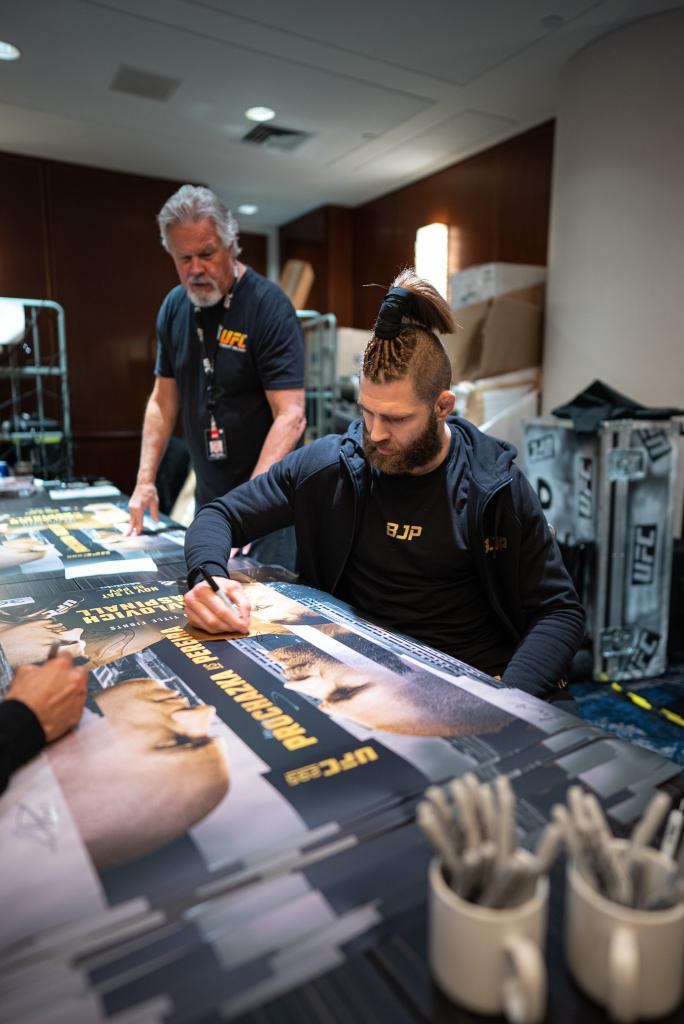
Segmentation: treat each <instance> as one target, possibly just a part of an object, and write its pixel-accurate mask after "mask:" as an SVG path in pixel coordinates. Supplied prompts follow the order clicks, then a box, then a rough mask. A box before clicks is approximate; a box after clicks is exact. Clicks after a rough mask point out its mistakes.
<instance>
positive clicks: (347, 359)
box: [335, 327, 371, 378]
mask: <svg viewBox="0 0 684 1024" xmlns="http://www.w3.org/2000/svg"><path fill="white" fill-rule="evenodd" d="M370 336H371V332H370V331H363V330H360V329H359V328H358V327H338V328H337V364H336V367H335V377H336V378H339V377H352V376H358V374H359V372H360V371H361V356H362V355H363V352H364V349H365V347H366V345H367V344H368V340H369V338H370Z"/></svg>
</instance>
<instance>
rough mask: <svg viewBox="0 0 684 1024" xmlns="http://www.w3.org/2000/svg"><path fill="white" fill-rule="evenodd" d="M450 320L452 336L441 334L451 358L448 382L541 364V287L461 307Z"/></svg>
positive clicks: (542, 301)
mask: <svg viewBox="0 0 684 1024" xmlns="http://www.w3.org/2000/svg"><path fill="white" fill-rule="evenodd" d="M454 316H455V320H456V332H455V333H454V334H443V335H441V338H442V342H443V344H444V347H445V348H446V350H447V353H448V355H449V359H450V360H451V369H452V372H451V380H452V383H456V382H457V381H460V380H464V379H466V380H477V379H478V378H480V377H493V376H496V375H498V374H502V373H511V372H513V371H515V370H522V369H525V368H526V367H528V366H538V365H539V364H540V363H541V354H542V340H543V327H544V323H543V321H544V285H543V284H537V285H532V286H531V287H529V288H522V289H520V290H519V291H516V292H509V293H507V294H506V295H500V296H497V297H496V298H494V299H489V300H488V301H487V302H479V303H476V304H475V305H471V306H464V307H463V308H462V309H459V310H457V311H456V312H455V314H454Z"/></svg>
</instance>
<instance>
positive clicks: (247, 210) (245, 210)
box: [237, 203, 259, 217]
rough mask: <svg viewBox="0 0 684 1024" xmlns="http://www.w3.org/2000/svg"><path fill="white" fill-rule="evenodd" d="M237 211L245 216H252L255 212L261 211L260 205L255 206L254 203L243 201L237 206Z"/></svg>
mask: <svg viewBox="0 0 684 1024" xmlns="http://www.w3.org/2000/svg"><path fill="white" fill-rule="evenodd" d="M237 212H238V213H241V214H243V215H244V216H245V217H252V216H253V215H254V214H255V213H258V212H259V207H258V206H255V205H254V203H241V204H240V205H239V206H238V208H237Z"/></svg>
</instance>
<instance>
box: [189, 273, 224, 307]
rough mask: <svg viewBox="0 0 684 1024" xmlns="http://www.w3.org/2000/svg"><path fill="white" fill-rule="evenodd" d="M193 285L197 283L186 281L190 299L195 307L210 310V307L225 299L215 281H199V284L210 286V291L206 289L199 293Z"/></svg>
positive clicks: (204, 279) (203, 279) (201, 279)
mask: <svg viewBox="0 0 684 1024" xmlns="http://www.w3.org/2000/svg"><path fill="white" fill-rule="evenodd" d="M193 283H195V282H193V281H186V282H185V290H186V292H187V293H188V298H189V299H190V301H191V302H192V304H193V305H194V306H201V307H203V308H208V307H209V306H215V305H216V303H217V302H220V301H221V299H222V298H223V293H222V292H221V290H220V289H219V288H218V287H217V286H216V285H215V284H214V282H213V281H209V280H207V279H206V278H200V279H199V281H198V283H199V284H210V285H211V288H210V290H209V291H206V290H205V289H204V288H202V289H201V290H199V291H198V290H197V289H195V288H193Z"/></svg>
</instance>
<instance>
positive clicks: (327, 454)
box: [185, 270, 584, 710]
mask: <svg viewBox="0 0 684 1024" xmlns="http://www.w3.org/2000/svg"><path fill="white" fill-rule="evenodd" d="M453 330H454V320H453V315H452V312H451V309H450V308H449V306H448V305H447V303H446V302H445V301H444V299H443V298H442V297H441V296H440V295H439V294H438V292H437V291H436V290H435V289H434V288H433V287H432V285H430V284H429V283H428V282H427V281H424V280H422V279H420V278H419V277H417V276H416V274H415V273H414V272H413V271H412V270H405V271H403V272H402V273H401V274H400V275H399V276H398V277H397V278H396V280H395V281H394V284H393V285H392V287H391V288H390V290H389V292H388V293H387V295H386V296H385V298H384V300H383V302H382V305H381V307H380V312H379V314H378V318H377V320H376V323H375V327H374V330H373V335H372V336H371V338H370V340H369V342H368V345H367V346H366V349H365V352H364V356H363V363H362V374H361V381H360V392H359V409H360V412H361V419H360V420H356V421H354V422H353V423H352V424H351V425H350V427H349V430H348V432H347V433H346V434H345V435H343V436H341V435H329V436H328V437H324V438H321V439H320V440H318V441H314V442H313V443H312V444H310V445H308V446H307V447H305V448H302V449H300V450H299V451H295V452H292V453H291V454H289V455H287V456H286V457H285V458H284V459H283V460H282V461H281V462H278V463H276V464H275V465H274V466H272V467H271V468H270V470H269V471H268V472H267V473H264V474H262V475H261V476H259V477H256V478H255V479H254V480H251V481H249V482H248V483H245V484H242V485H241V486H239V487H236V488H235V489H234V490H232V491H230V492H229V493H228V494H226V495H225V496H224V497H223V498H219V499H217V500H216V501H213V502H211V503H210V504H208V505H205V506H204V508H202V509H201V510H200V511H199V513H198V515H197V517H196V519H195V521H194V523H193V524H192V526H191V527H190V529H189V530H188V533H187V540H186V560H187V564H188V571H189V583H190V586H191V588H192V589H190V590H189V592H188V593H187V594H186V598H185V607H186V613H187V616H188V619H189V621H190V622H191V623H192V624H193V625H195V626H198V627H200V628H201V629H204V630H207V631H208V632H219V631H225V630H227V629H233V630H236V631H240V632H246V631H247V630H248V628H249V618H250V608H249V602H248V600H247V597H246V595H245V592H244V590H243V588H242V587H241V585H240V584H239V583H238V582H237V581H235V580H231V579H230V578H229V576H228V571H227V568H226V566H227V563H228V558H229V555H230V549H231V545H232V546H233V547H236V546H237V547H240V546H242V545H244V544H247V543H248V542H249V541H250V540H251V539H252V538H254V537H260V536H263V535H264V534H265V533H268V532H270V531H272V530H277V529H279V528H280V527H283V526H287V525H290V524H294V526H295V530H296V535H297V546H298V549H299V559H300V578H301V581H302V582H303V583H306V584H309V585H310V586H313V587H317V588H318V589H320V590H325V591H327V592H329V593H331V594H334V595H335V596H337V597H340V598H342V599H344V600H346V601H348V602H349V603H350V604H352V605H354V606H355V607H356V608H358V609H359V610H360V611H361V612H362V613H364V614H365V615H367V616H368V617H369V618H373V619H375V620H376V621H379V622H381V623H382V624H383V625H385V626H387V627H389V628H391V629H394V630H397V631H399V632H402V633H406V634H408V635H410V636H412V637H415V638H416V639H417V640H420V641H422V642H423V643H426V644H429V645H430V646H432V647H435V648H438V649H439V650H441V651H445V652H446V653H447V654H450V655H452V656H453V657H455V658H458V659H459V660H461V661H463V662H466V663H467V664H469V665H472V666H474V667H475V668H478V669H480V670H482V671H483V672H486V673H488V674H489V675H492V676H501V677H502V678H503V682H504V683H505V684H506V685H508V686H513V687H518V688H520V689H522V690H526V691H527V692H528V693H531V694H534V695H535V696H536V697H541V698H542V699H547V700H554V701H560V702H563V703H564V704H565V707H566V708H567V709H568V710H570V709H571V708H572V701H571V698H569V697H568V695H567V693H566V692H565V691H564V689H563V686H564V683H563V682H562V676H563V674H564V672H565V671H566V670H567V668H568V665H569V663H570V660H571V658H572V656H573V654H574V653H575V651H576V650H577V648H578V646H579V644H580V642H581V640H582V635H583V624H584V613H583V610H582V607H581V605H580V603H579V600H578V598H577V595H576V593H575V590H574V588H573V585H572V582H571V580H570V578H569V576H568V573H567V572H566V570H565V568H564V566H563V563H562V560H561V556H560V552H559V549H558V545H557V544H556V541H555V539H554V537H553V536H552V534H551V532H550V530H549V527H548V524H547V523H546V520H545V518H544V514H543V512H542V509H541V506H540V504H539V501H538V499H537V497H536V495H535V494H534V492H533V490H532V488H531V487H530V485H529V483H528V482H527V480H526V479H525V477H524V476H523V475H522V473H521V472H520V470H519V469H518V467H517V466H516V465H515V464H514V462H513V460H514V458H515V455H516V451H515V448H513V447H512V446H511V445H509V444H507V443H506V442H504V441H499V440H497V439H496V438H494V437H490V436H488V435H486V434H483V433H482V432H481V431H479V430H478V429H477V428H476V427H474V426H473V425H472V424H471V423H469V422H468V421H467V420H464V419H462V418H461V417H458V416H452V415H451V414H452V413H453V408H454V402H455V398H454V395H453V394H452V392H451V391H450V390H449V385H450V383H451V367H450V364H449V358H448V356H447V354H446V352H445V350H444V347H443V345H442V343H441V342H440V340H439V338H438V337H437V335H436V334H435V333H434V332H435V331H441V332H451V331H453ZM200 567H203V568H204V569H205V570H206V571H207V572H208V573H209V574H210V575H211V576H213V577H214V579H215V581H216V583H217V584H218V586H219V587H220V588H221V590H223V591H224V592H225V593H226V594H227V595H228V597H229V598H230V600H231V602H232V605H233V610H232V611H231V609H230V608H228V607H227V606H226V604H225V602H223V601H221V600H220V598H219V596H218V595H217V594H215V593H214V592H213V590H212V589H211V588H210V587H209V585H208V583H207V582H205V581H204V580H203V579H202V576H201V573H200V571H199V570H200Z"/></svg>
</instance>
